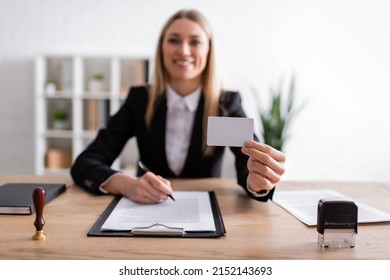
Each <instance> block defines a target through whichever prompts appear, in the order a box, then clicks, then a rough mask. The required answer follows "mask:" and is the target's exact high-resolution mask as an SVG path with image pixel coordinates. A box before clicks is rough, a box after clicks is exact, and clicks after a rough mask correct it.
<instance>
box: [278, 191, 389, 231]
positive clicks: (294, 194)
mask: <svg viewBox="0 0 390 280" xmlns="http://www.w3.org/2000/svg"><path fill="white" fill-rule="evenodd" d="M328 197H342V198H345V199H347V200H351V201H354V202H355V204H356V205H357V207H358V223H374V222H388V221H390V215H389V214H387V213H385V212H382V211H380V210H378V209H376V208H373V207H371V206H368V205H366V204H363V203H360V202H358V201H356V200H355V199H353V198H350V197H348V196H345V195H343V194H341V193H339V192H336V191H333V190H300V191H298V190H297V191H295V190H291V191H275V193H274V196H273V198H272V200H273V202H275V203H276V204H278V205H279V206H280V207H282V208H284V209H285V210H286V211H287V212H290V214H292V215H294V216H295V217H296V218H297V219H299V220H300V221H302V222H303V223H305V224H307V225H308V226H315V225H317V209H318V201H319V200H320V199H322V198H328Z"/></svg>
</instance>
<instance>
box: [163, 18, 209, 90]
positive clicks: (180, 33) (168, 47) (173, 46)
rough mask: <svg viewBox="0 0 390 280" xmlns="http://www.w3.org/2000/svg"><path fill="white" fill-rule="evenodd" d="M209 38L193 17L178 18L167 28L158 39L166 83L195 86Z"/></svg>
mask: <svg viewBox="0 0 390 280" xmlns="http://www.w3.org/2000/svg"><path fill="white" fill-rule="evenodd" d="M208 53H209V38H208V36H207V34H206V33H205V32H204V31H203V29H202V28H201V27H200V26H199V25H198V24H197V23H195V22H194V21H191V20H189V19H186V18H180V19H177V20H175V21H174V22H172V23H171V25H170V26H169V27H168V28H167V30H166V32H165V35H164V38H163V41H162V56H163V62H164V67H165V69H166V71H167V72H168V80H169V83H170V84H171V85H172V86H173V87H175V85H179V84H183V83H185V84H187V85H188V84H191V85H192V87H195V88H196V87H198V86H199V85H200V83H201V81H202V75H201V74H202V72H203V70H204V69H205V67H206V65H207V57H208Z"/></svg>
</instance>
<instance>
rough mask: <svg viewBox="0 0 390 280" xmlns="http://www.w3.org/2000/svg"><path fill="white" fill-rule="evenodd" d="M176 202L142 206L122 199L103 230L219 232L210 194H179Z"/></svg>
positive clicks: (176, 193) (176, 194)
mask: <svg viewBox="0 0 390 280" xmlns="http://www.w3.org/2000/svg"><path fill="white" fill-rule="evenodd" d="M174 197H175V200H176V201H173V200H171V199H168V200H166V201H164V202H161V203H158V204H153V205H149V204H140V203H136V202H133V201H131V200H129V199H127V198H125V197H122V198H121V200H120V201H119V202H118V204H117V205H116V207H115V208H114V210H113V211H112V212H111V214H110V216H109V217H108V218H107V220H106V221H105V223H104V224H103V226H102V228H101V230H132V229H133V228H140V227H149V226H152V225H154V224H163V225H165V226H167V227H174V228H183V229H184V230H185V231H215V223H214V217H213V212H212V209H211V202H210V196H209V193H208V192H195V191H176V192H175V193H174Z"/></svg>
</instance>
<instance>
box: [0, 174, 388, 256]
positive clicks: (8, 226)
mask: <svg viewBox="0 0 390 280" xmlns="http://www.w3.org/2000/svg"><path fill="white" fill-rule="evenodd" d="M6 182H66V183H68V184H71V183H72V181H71V179H70V178H68V177H49V176H46V177H38V176H24V177H23V176H2V177H0V184H4V183H6ZM173 188H174V189H180V190H215V191H216V193H217V198H218V201H219V204H220V207H221V211H222V215H223V219H224V222H225V226H226V230H227V236H225V237H222V238H216V239H181V238H123V237H122V238H119V237H118V238H111V237H87V232H88V231H89V229H90V228H91V227H92V225H93V224H94V223H95V222H96V220H97V219H98V218H99V216H100V214H101V213H102V212H103V211H104V209H105V208H106V206H107V205H108V204H109V202H110V201H111V199H112V196H110V195H104V196H94V195H91V194H89V193H87V192H86V191H84V190H83V189H81V188H79V187H77V186H76V187H72V188H71V189H70V190H68V191H67V192H66V193H64V194H62V195H61V196H59V197H58V198H56V199H55V200H54V201H52V202H51V203H49V204H48V205H46V207H45V210H44V218H45V221H46V225H45V227H44V231H45V233H46V235H47V239H46V241H43V242H41V241H33V240H32V239H31V237H32V235H33V234H34V232H35V228H34V226H33V221H34V219H35V215H29V216H8V215H0V242H1V243H0V259H170V260H172V259H195V260H196V259H198V260H202V259H386V260H388V259H390V234H389V230H390V224H389V223H382V224H365V225H359V228H358V235H357V244H356V247H355V248H344V249H329V248H327V249H322V248H320V247H319V246H318V245H317V231H316V228H315V227H307V226H306V225H304V224H303V223H301V222H300V221H298V220H297V219H296V218H294V217H293V216H292V215H290V214H289V213H287V212H286V211H285V210H283V209H281V208H280V207H279V206H278V205H276V204H274V203H273V202H271V201H270V202H268V203H261V202H256V201H254V200H252V199H250V198H248V197H247V196H246V195H245V194H244V192H243V191H242V190H241V189H240V188H239V187H237V186H236V183H235V180H233V179H231V180H230V179H201V180H185V181H173ZM318 188H331V189H334V190H337V191H339V192H341V193H344V194H346V195H348V196H351V197H353V198H355V199H357V200H359V201H361V202H363V203H366V204H369V205H371V206H374V207H376V208H378V209H381V210H383V211H385V212H388V213H389V212H390V203H389V202H390V200H389V198H390V184H378V183H377V184H373V183H308V182H307V183H299V182H294V183H291V182H283V183H281V184H280V185H279V186H278V189H281V190H282V189H283V190H285V189H318Z"/></svg>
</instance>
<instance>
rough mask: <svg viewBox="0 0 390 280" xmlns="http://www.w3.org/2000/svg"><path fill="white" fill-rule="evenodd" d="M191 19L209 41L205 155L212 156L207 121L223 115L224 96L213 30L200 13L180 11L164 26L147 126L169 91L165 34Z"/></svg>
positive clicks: (204, 81) (205, 77) (205, 76)
mask: <svg viewBox="0 0 390 280" xmlns="http://www.w3.org/2000/svg"><path fill="white" fill-rule="evenodd" d="M182 18H185V19H189V20H191V21H193V22H195V23H197V24H198V25H199V26H200V27H201V28H202V30H203V31H204V32H205V33H206V35H207V37H208V38H209V53H208V57H207V64H206V67H205V69H204V70H203V72H202V79H201V81H202V88H203V95H204V111H203V123H202V128H203V139H202V146H203V152H204V154H205V155H210V154H212V152H213V149H212V147H208V146H207V145H206V135H207V117H208V116H217V115H218V114H219V98H220V94H221V90H222V89H221V85H220V83H219V80H218V78H217V69H216V61H215V60H216V59H215V48H214V44H213V36H212V32H211V28H210V25H209V23H208V22H207V20H206V19H205V18H204V17H203V15H201V14H200V13H199V12H198V11H196V10H180V11H178V12H177V13H175V14H174V15H172V16H171V17H170V18H169V19H168V21H167V22H166V23H165V25H164V26H163V28H162V30H161V33H160V37H159V39H158V44H157V49H156V56H155V65H154V73H153V80H152V84H151V87H150V89H149V99H148V105H147V109H146V114H145V121H146V126H147V127H148V128H149V127H150V124H151V121H152V117H153V113H154V108H155V105H156V101H157V100H158V98H159V97H160V96H162V95H163V94H164V92H165V90H166V86H167V83H168V73H167V71H166V70H165V67H164V62H163V54H162V43H163V40H164V36H165V33H166V31H167V29H168V27H169V26H170V25H171V24H172V23H173V22H174V21H175V20H177V19H182Z"/></svg>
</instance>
